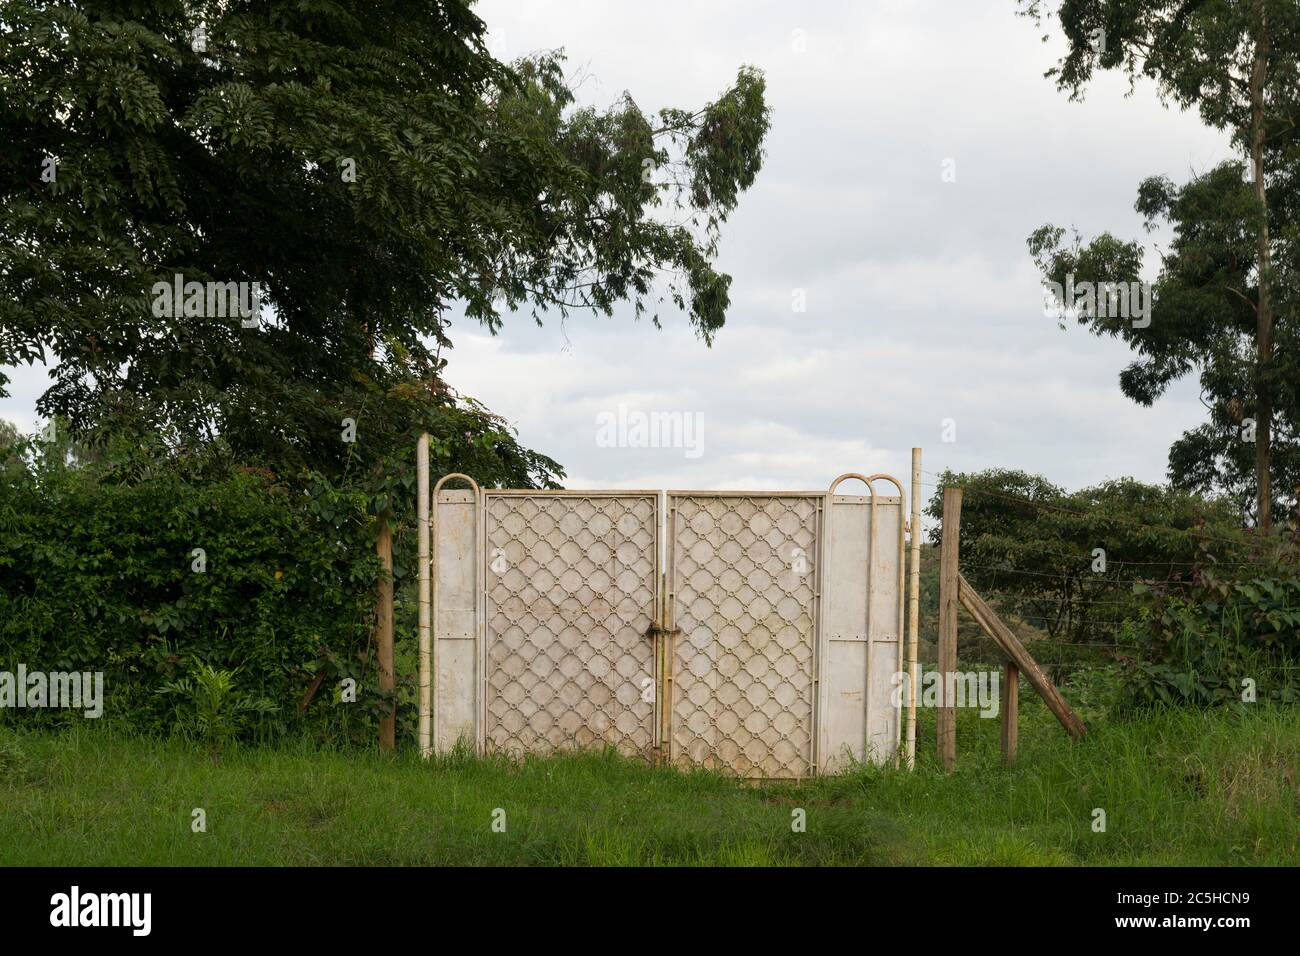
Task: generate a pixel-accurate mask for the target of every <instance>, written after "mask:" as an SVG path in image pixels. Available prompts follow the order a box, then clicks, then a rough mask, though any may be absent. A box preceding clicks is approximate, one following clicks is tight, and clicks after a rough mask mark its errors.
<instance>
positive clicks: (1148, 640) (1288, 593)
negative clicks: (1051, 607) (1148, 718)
mask: <svg viewBox="0 0 1300 956" xmlns="http://www.w3.org/2000/svg"><path fill="white" fill-rule="evenodd" d="M1298 558H1300V551H1297V550H1296V549H1294V548H1293V549H1292V550H1291V552H1290V553H1289V555H1287V556H1285V557H1283V558H1282V559H1281V560H1278V561H1275V562H1270V563H1261V564H1259V565H1257V566H1254V567H1250V568H1245V569H1231V568H1230V569H1225V570H1223V571H1215V570H1207V571H1205V572H1203V573H1201V574H1198V575H1196V576H1195V578H1193V579H1192V580H1190V581H1186V582H1175V583H1169V584H1165V585H1162V586H1159V587H1152V588H1148V587H1146V586H1144V585H1140V586H1139V587H1140V588H1141V589H1142V591H1144V592H1147V593H1148V594H1149V595H1150V598H1151V606H1150V607H1149V609H1148V610H1147V611H1146V612H1145V613H1144V614H1143V615H1142V618H1141V619H1140V620H1139V621H1137V622H1135V623H1134V624H1132V625H1130V626H1129V627H1128V628H1126V630H1125V634H1124V637H1125V639H1126V640H1127V641H1128V642H1131V643H1132V645H1133V646H1134V648H1135V649H1136V650H1137V651H1138V656H1137V658H1136V659H1135V660H1134V661H1133V668H1132V670H1130V671H1129V672H1128V673H1127V674H1126V680H1125V681H1124V685H1123V692H1124V699H1125V703H1126V704H1127V705H1128V706H1136V707H1144V706H1148V705H1151V704H1166V705H1180V706H1198V707H1205V706H1213V705H1225V704H1226V705H1231V706H1234V707H1247V706H1251V705H1252V704H1251V702H1250V701H1248V700H1246V699H1245V696H1246V691H1247V689H1248V688H1250V689H1252V690H1253V697H1254V699H1255V701H1273V702H1277V703H1284V704H1292V705H1293V704H1296V703H1298V702H1300V560H1298ZM1247 682H1249V684H1248V683H1247Z"/></svg>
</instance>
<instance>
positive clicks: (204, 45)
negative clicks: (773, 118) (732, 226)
mask: <svg viewBox="0 0 1300 956" xmlns="http://www.w3.org/2000/svg"><path fill="white" fill-rule="evenodd" d="M484 35H485V25H484V24H483V22H482V21H481V20H479V19H478V18H477V17H476V16H475V15H474V13H473V11H472V10H471V8H470V4H469V3H466V2H462V0H442V2H429V0H426V2H414V0H395V2H389V3H385V4H370V3H359V2H352V0H337V2H331V3H314V2H308V0H301V2H286V3H264V2H252V0H246V2H240V0H214V2H208V3H194V4H185V3H179V2H166V0H157V2H141V0H118V2H111V0H102V2H76V3H61V4H60V3H43V2H30V0H0V366H2V365H6V364H10V365H11V364H16V363H20V362H34V361H45V362H48V363H51V364H52V365H53V370H52V376H53V379H54V381H53V384H52V387H51V388H50V389H49V390H48V391H47V392H46V393H45V394H44V395H43V396H42V397H41V398H40V400H39V403H38V409H39V410H40V411H41V412H43V413H44V414H47V415H59V416H63V417H65V418H66V419H67V420H68V421H69V422H70V423H71V424H72V426H73V428H74V429H76V430H77V431H79V432H87V431H94V430H95V429H103V428H109V429H114V430H120V429H121V428H123V427H125V426H130V427H133V428H135V427H140V426H142V425H147V426H151V427H164V428H166V429H168V430H171V431H174V432H175V433H176V434H178V435H180V436H182V438H183V439H188V440H203V439H206V438H209V437H211V436H212V435H213V434H215V433H220V434H221V436H222V437H223V438H224V439H225V441H227V442H229V443H230V445H231V447H233V448H235V449H236V450H237V453H238V454H240V455H241V456H244V457H246V458H252V459H259V460H261V461H264V462H266V463H268V464H273V465H274V466H275V467H277V468H290V467H294V466H309V467H312V468H317V469H320V470H321V471H323V472H325V473H338V472H340V471H342V470H343V469H344V468H345V467H351V466H355V465H356V464H357V463H356V461H355V458H356V455H357V450H358V448H359V447H361V443H360V442H358V443H355V444H349V443H347V442H345V441H341V440H340V436H341V434H342V430H343V429H342V420H343V419H344V418H348V417H351V418H354V419H357V427H358V430H359V432H360V433H362V434H364V433H365V429H366V428H367V427H369V428H370V429H371V431H370V434H371V435H372V436H374V435H376V434H379V433H381V432H382V433H384V434H385V435H386V437H385V439H384V440H382V441H378V442H372V443H371V444H370V446H369V447H370V453H369V454H370V457H371V458H372V459H374V460H373V461H372V462H369V464H372V465H377V464H378V462H379V459H381V458H382V457H384V456H385V455H389V454H392V453H395V452H396V451H397V450H398V449H400V448H405V447H407V444H408V443H409V438H410V433H411V431H412V429H410V428H406V429H402V428H396V427H395V426H394V425H393V418H394V415H395V414H397V413H398V412H399V411H400V412H403V413H404V414H406V415H407V416H408V417H407V418H406V419H405V421H407V422H411V424H412V425H414V426H416V427H428V426H427V424H426V423H425V422H420V421H416V420H413V418H412V417H411V416H410V405H411V403H412V402H415V403H424V404H425V405H426V406H428V407H429V408H437V407H441V406H445V405H446V404H447V402H448V401H449V399H448V398H447V396H446V392H445V389H444V388H443V387H442V386H441V385H440V383H439V382H438V378H437V376H438V372H439V370H440V367H441V363H442V361H443V359H442V357H441V354H440V350H441V349H443V348H445V347H446V346H447V344H448V343H446V341H445V339H444V338H443V335H442V331H443V326H444V321H445V319H444V315H445V312H446V310H447V307H448V305H449V304H450V303H452V302H455V301H459V302H463V303H464V304H465V308H466V310H467V312H468V314H469V315H471V316H474V317H476V318H478V319H480V320H482V321H483V322H485V323H486V324H488V325H489V326H490V327H492V328H493V329H495V328H497V327H498V326H499V324H500V321H501V319H500V317H501V315H502V314H503V313H504V312H506V311H508V310H512V309H519V308H525V309H531V310H532V311H533V312H534V313H535V314H536V315H538V316H540V315H541V314H542V313H544V312H546V311H547V310H558V311H559V312H564V311H567V310H569V309H573V308H588V309H594V310H598V311H602V312H605V313H609V312H610V311H612V308H613V306H614V304H615V303H616V302H617V301H619V300H622V299H631V300H632V301H634V302H635V303H636V308H637V310H638V314H640V312H642V311H645V310H649V311H651V312H652V313H653V314H654V318H655V320H656V321H657V319H658V314H657V311H655V310H657V308H658V306H659V304H660V303H661V302H663V301H665V300H667V301H670V302H671V303H673V304H674V305H675V306H679V307H680V308H682V309H683V310H685V311H686V312H687V313H688V315H689V319H690V321H691V322H692V324H693V325H694V326H695V328H696V329H697V330H698V332H699V334H700V335H701V336H702V337H703V338H704V339H705V340H706V341H711V340H712V338H713V336H714V335H715V334H716V332H717V331H718V329H719V328H721V326H722V324H723V321H724V318H725V313H726V308H727V304H728V285H729V277H728V276H726V275H724V274H721V273H719V272H718V271H716V270H715V269H714V267H713V261H714V257H715V254H716V251H717V238H718V227H719V225H720V223H721V222H722V221H723V220H725V218H726V216H727V214H728V213H729V212H730V211H731V210H732V209H733V208H734V206H735V204H736V202H737V199H738V196H739V194H740V192H742V191H743V190H744V189H745V188H746V187H748V186H749V185H750V184H751V183H752V182H753V180H754V177H755V175H756V173H757V171H758V170H759V168H760V166H761V162H762V149H761V144H762V141H763V138H764V135H765V133H766V130H767V124H768V118H767V117H768V110H767V107H766V105H765V102H764V92H763V89H764V87H763V80H762V78H761V77H760V76H759V75H758V74H757V73H756V72H754V71H752V70H749V69H742V70H741V71H740V73H739V75H738V77H737V80H736V83H735V85H734V86H733V87H732V88H730V89H728V90H726V91H724V92H723V94H722V95H721V96H720V97H719V98H718V99H717V100H715V101H714V102H711V103H708V104H706V105H704V106H703V107H701V108H698V109H692V110H685V109H665V110H662V111H660V112H659V113H658V114H657V115H648V114H646V113H644V112H643V111H642V110H641V109H640V108H639V107H638V106H637V105H636V104H635V103H634V102H633V100H632V99H631V97H629V96H624V97H623V98H622V99H621V100H620V101H619V102H618V103H616V104H615V105H614V106H613V107H612V108H610V109H607V110H593V109H585V110H577V109H574V108H573V102H574V100H573V95H572V92H571V90H570V89H569V87H568V86H567V85H566V80H565V77H564V73H563V69H562V64H563V59H562V56H560V55H559V54H546V55H540V56H537V57H533V58H530V59H526V60H522V61H519V62H516V63H513V64H504V63H501V62H498V61H496V60H495V59H494V58H493V57H492V56H491V55H489V53H488V52H487V50H486V48H485V46H484ZM177 274H180V275H182V276H183V277H184V278H185V280H187V281H198V282H205V281H214V282H232V281H247V282H253V281H256V282H258V283H260V284H261V287H262V289H263V293H264V299H265V301H266V303H267V312H266V316H267V317H268V318H267V320H266V321H264V322H263V323H262V324H261V325H260V326H259V327H256V328H245V327H243V324H242V323H241V321H240V319H239V318H238V317H214V316H206V315H201V316H193V315H189V316H166V315H162V316H160V315H156V314H155V311H156V310H154V309H153V308H152V305H153V299H152V294H151V290H152V288H153V286H154V284H155V283H157V282H159V281H163V282H171V281H173V278H174V276H175V275H177ZM2 385H3V380H2V379H0V386H2ZM419 417H420V416H418V415H415V416H414V419H418V418H419ZM539 464H541V466H542V469H543V470H545V469H546V467H547V466H546V465H545V463H539ZM552 464H553V463H552Z"/></svg>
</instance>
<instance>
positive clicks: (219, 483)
mask: <svg viewBox="0 0 1300 956" xmlns="http://www.w3.org/2000/svg"><path fill="white" fill-rule="evenodd" d="M370 529H371V522H370V518H369V516H368V513H367V510H366V502H365V496H364V495H363V494H361V493H360V492H357V491H354V490H350V489H348V488H340V487H335V486H333V485H331V484H330V483H328V482H326V481H325V480H324V479H322V478H320V477H319V476H314V475H309V474H308V475H303V476H300V478H298V479H297V480H295V481H293V482H289V481H285V480H283V479H278V478H276V477H275V476H273V475H271V474H270V473H268V472H263V471H258V470H255V469H242V468H237V467H229V468H225V469H222V468H220V467H216V466H214V464H213V462H212V461H210V460H203V461H199V460H188V459H185V458H177V457H174V456H173V457H171V458H168V459H165V460H161V461H160V460H159V459H158V457H157V456H155V455H152V454H150V453H149V452H148V451H147V450H145V451H139V450H137V451H135V452H125V451H122V450H121V449H118V450H115V451H114V452H112V453H109V454H104V455H100V456H97V457H92V458H90V459H86V460H78V459H77V458H76V456H75V455H74V456H72V457H71V460H70V457H69V454H68V453H67V451H66V449H56V450H50V449H46V450H43V451H42V450H40V449H38V448H36V447H35V446H31V447H28V448H26V449H20V450H19V452H17V453H15V452H13V451H12V450H11V453H10V454H8V455H7V456H6V458H5V460H4V461H3V463H0V669H9V670H12V669H13V668H14V667H15V666H16V665H17V664H18V663H20V662H21V663H25V664H26V665H27V667H28V669H29V670H43V671H72V670H76V671H92V672H93V671H103V672H104V687H105V690H104V693H105V706H104V719H105V720H107V721H109V722H113V723H118V722H120V723H124V724H126V725H128V726H129V728H130V729H132V730H138V731H144V732H162V731H165V730H167V729H169V728H170V726H171V721H172V720H173V718H174V710H173V707H172V706H171V705H170V704H169V702H168V700H167V699H166V698H165V697H162V696H159V694H158V693H157V690H158V689H159V688H160V687H161V686H163V685H164V683H165V682H168V681H184V680H186V679H187V678H188V679H194V677H195V675H196V674H197V668H198V665H199V664H200V662H202V663H204V664H207V665H210V666H211V667H212V668H216V669H225V670H232V671H233V670H235V669H236V668H238V669H239V672H240V675H241V682H243V683H245V685H246V687H247V689H248V692H249V694H250V695H251V696H253V697H255V698H266V699H267V700H269V701H271V702H273V703H274V704H275V706H276V707H277V709H278V711H279V713H280V715H282V718H283V719H289V717H293V716H294V715H295V712H296V707H295V706H294V705H296V703H297V701H298V699H299V698H300V697H301V695H302V693H303V690H304V688H305V687H306V686H307V684H308V681H309V680H310V679H311V677H312V676H313V674H314V673H315V672H316V671H317V669H319V668H322V667H323V668H325V669H326V671H327V672H328V671H329V670H330V667H331V665H330V663H329V662H330V661H334V662H337V666H338V667H344V668H349V669H355V668H354V664H355V662H357V661H360V660H363V655H364V652H365V650H366V648H367V647H368V645H369V640H370V621H371V614H372V602H373V587H374V582H375V580H376V576H377V574H378V564H377V561H376V559H375V556H374V546H373V541H372V539H371V530H370ZM364 687H365V685H362V686H361V687H359V691H361V690H363V689H364ZM321 696H322V701H321V702H320V703H321V706H320V707H318V708H317V709H318V710H319V709H321V707H323V708H326V709H328V695H321ZM358 699H359V700H361V699H362V695H361V694H360V693H359V695H358ZM9 714H10V717H9V719H22V720H24V721H32V722H37V723H40V722H47V723H58V722H67V721H71V720H80V719H81V715H80V713H79V712H72V711H59V710H49V711H30V710H24V711H11V712H9ZM15 715H19V716H15ZM322 716H323V715H322ZM294 719H296V717H294Z"/></svg>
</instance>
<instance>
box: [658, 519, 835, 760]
mask: <svg viewBox="0 0 1300 956" xmlns="http://www.w3.org/2000/svg"><path fill="white" fill-rule="evenodd" d="M822 500H823V496H822V495H763V494H754V495H751V494H744V495H737V494H730V495H728V494H690V493H675V494H672V495H671V511H670V514H671V531H670V537H669V546H670V551H671V556H670V562H671V565H670V566H671V570H670V580H671V582H672V584H671V591H672V602H671V603H672V614H673V621H672V623H673V625H675V627H676V628H677V633H675V635H674V637H673V649H672V653H671V654H670V655H669V658H670V660H671V662H672V664H671V666H672V668H673V670H672V684H671V686H672V691H671V699H670V701H669V707H670V708H671V720H670V724H671V755H672V759H673V761H674V762H676V763H680V764H696V765H703V766H706V767H723V768H726V769H729V770H731V771H733V772H734V773H736V774H738V775H740V776H743V777H771V778H775V777H804V776H808V775H809V774H811V773H812V772H813V768H814V760H813V739H814V735H813V700H814V691H813V686H814V685H813V674H814V667H815V661H814V648H815V640H814V634H815V622H816V617H817V612H816V593H817V585H816V574H817V569H816V568H815V567H814V562H815V556H816V555H817V554H818V550H817V547H818V544H817V541H818V525H819V518H820V512H821V502H822Z"/></svg>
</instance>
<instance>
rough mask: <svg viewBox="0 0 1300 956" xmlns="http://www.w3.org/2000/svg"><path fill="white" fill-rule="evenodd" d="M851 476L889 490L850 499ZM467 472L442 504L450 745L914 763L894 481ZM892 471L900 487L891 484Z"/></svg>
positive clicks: (438, 639)
mask: <svg viewBox="0 0 1300 956" xmlns="http://www.w3.org/2000/svg"><path fill="white" fill-rule="evenodd" d="M850 477H852V478H860V479H861V480H863V481H864V482H866V483H867V487H868V490H869V495H868V496H853V495H840V494H837V493H836V487H837V486H838V485H839V483H840V482H841V481H843V480H845V479H847V478H850ZM453 478H462V479H464V476H450V475H449V476H447V477H445V478H443V479H442V480H441V481H440V482H438V485H437V487H435V488H434V490H433V494H432V496H431V497H432V505H433V509H432V510H433V515H432V521H431V525H432V528H433V546H432V552H431V554H432V560H431V566H430V577H431V583H432V594H431V599H432V619H433V625H434V626H433V630H434V638H433V642H432V651H431V658H432V659H431V660H430V661H428V662H427V664H428V671H429V672H430V676H429V678H428V679H427V681H425V680H424V679H422V691H423V690H424V688H426V687H427V689H428V692H427V694H425V693H422V695H421V705H422V715H424V714H428V722H429V723H431V724H432V727H431V729H430V737H429V738H427V739H429V741H430V744H429V747H430V749H435V750H438V751H446V750H448V749H450V748H452V747H454V746H455V745H456V743H457V742H458V741H462V742H464V743H465V744H467V745H470V746H472V747H474V748H475V749H477V750H478V751H480V752H507V753H516V754H520V753H551V752H554V751H556V750H564V749H578V748H586V747H593V746H595V747H599V746H611V747H614V748H616V749H617V750H619V751H620V752H622V753H625V754H628V755H630V756H640V757H643V758H646V759H656V760H661V761H670V762H672V763H675V764H678V765H700V766H705V767H715V768H720V769H725V770H727V771H729V772H732V773H735V774H737V775H740V776H745V777H762V778H783V777H784V778H798V777H804V776H808V775H810V774H813V773H817V772H826V771H834V770H837V769H840V768H842V767H844V766H845V765H846V764H847V763H849V762H850V761H852V760H876V761H879V760H884V759H889V758H891V757H893V756H894V755H895V754H896V752H897V746H898V742H899V732H900V726H901V721H900V711H899V699H898V692H897V686H898V678H897V676H896V675H898V674H899V673H900V672H901V669H902V622H903V614H902V610H903V564H904V559H903V543H904V532H905V524H906V522H905V511H904V507H905V505H904V500H903V494H902V488H901V486H899V483H898V482H897V481H896V480H895V479H892V478H889V477H888V476H880V475H875V476H870V477H867V476H862V475H846V476H842V477H841V478H839V479H836V482H835V483H834V484H832V486H831V489H830V490H829V491H827V492H715V491H684V492H658V491H581V492H579V491H537V490H526V491H497V490H487V491H480V490H479V489H478V488H477V486H474V485H473V483H472V482H470V481H469V480H468V479H464V480H465V481H466V482H468V483H469V484H470V485H471V486H472V487H471V489H470V490H460V489H449V488H444V487H443V486H444V485H445V484H446V483H447V482H448V481H449V480H451V479H453ZM881 478H884V479H887V480H889V481H892V482H893V483H894V485H895V486H898V491H899V493H898V495H897V496H883V495H877V494H876V493H875V490H874V487H873V484H872V483H873V482H874V481H875V480H876V479H881ZM881 542H883V543H881ZM895 545H896V546H895ZM422 673H424V671H422ZM422 726H426V725H425V724H422Z"/></svg>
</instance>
